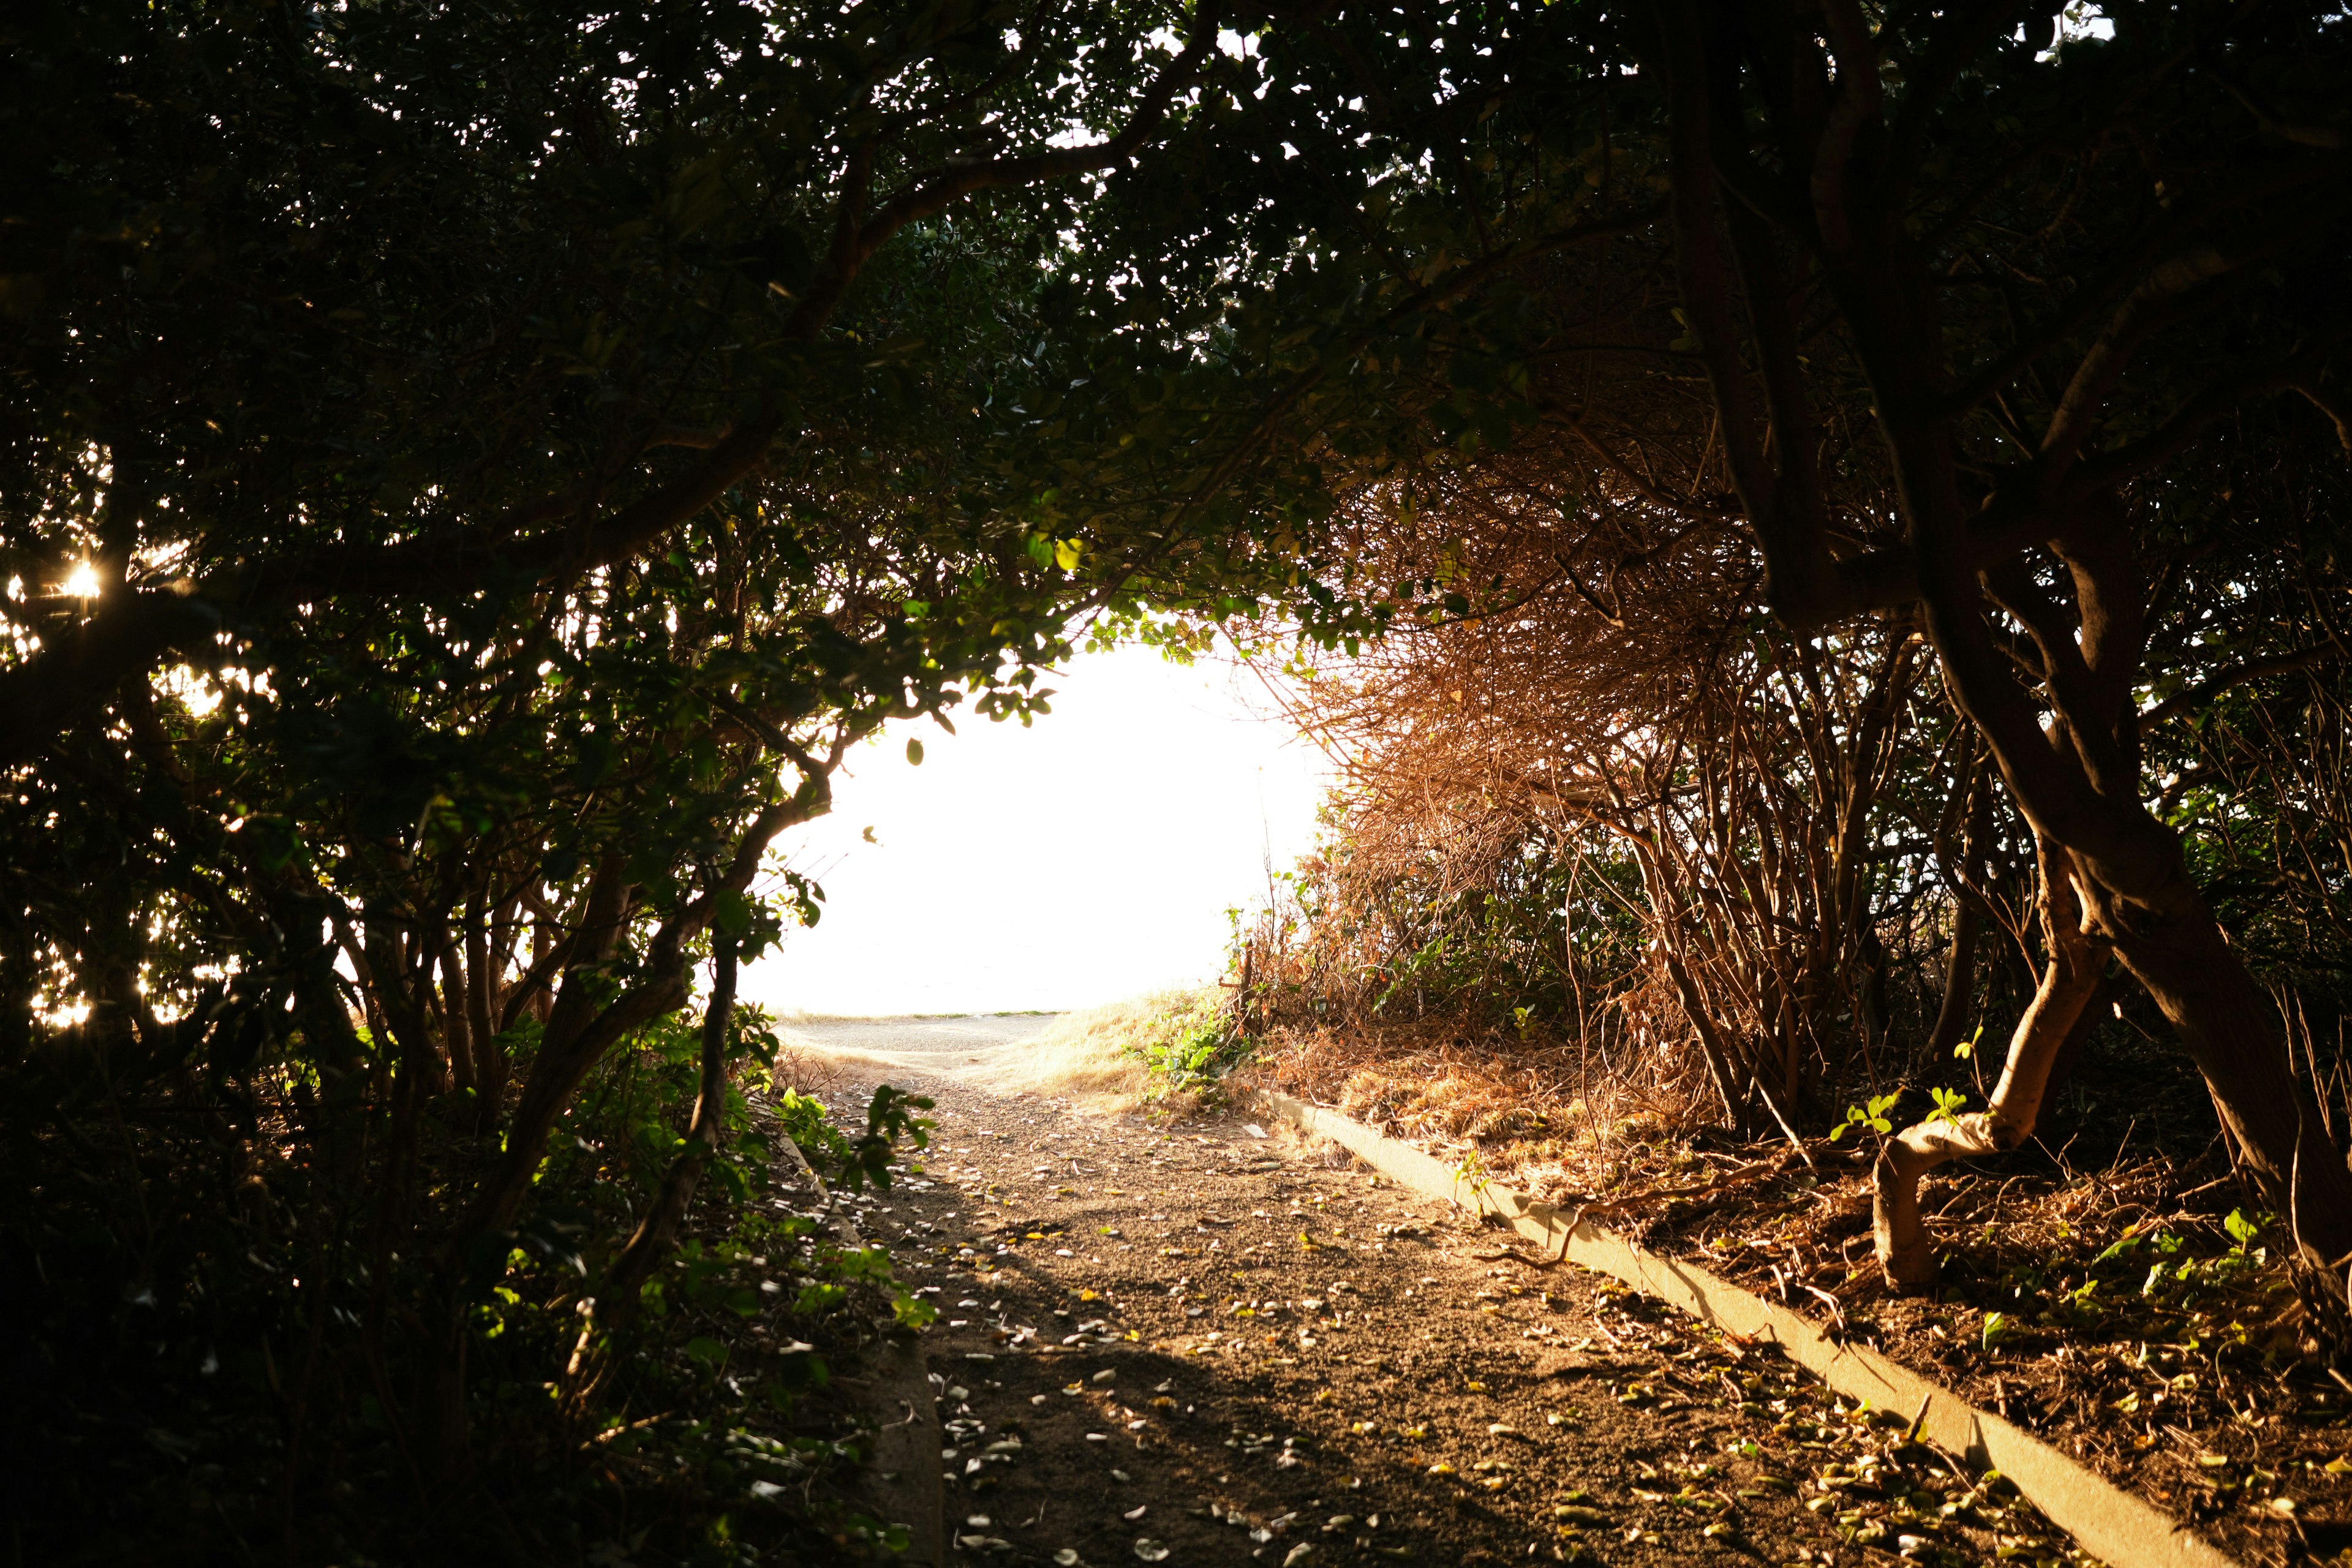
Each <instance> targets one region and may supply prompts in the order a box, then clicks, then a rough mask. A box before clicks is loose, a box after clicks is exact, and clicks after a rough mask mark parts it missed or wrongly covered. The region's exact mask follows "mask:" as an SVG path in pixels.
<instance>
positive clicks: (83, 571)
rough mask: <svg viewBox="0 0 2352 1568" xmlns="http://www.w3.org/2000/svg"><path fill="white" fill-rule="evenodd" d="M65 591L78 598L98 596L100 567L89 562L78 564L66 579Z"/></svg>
mask: <svg viewBox="0 0 2352 1568" xmlns="http://www.w3.org/2000/svg"><path fill="white" fill-rule="evenodd" d="M65 592H66V593H67V594H68V595H70V596H72V597H74V598H77V599H95V598H97V597H98V568H97V567H95V566H93V565H91V564H90V563H89V562H87V561H85V562H82V563H80V564H79V565H78V566H76V567H75V568H74V569H73V571H72V573H71V574H69V575H68V576H67V578H66V580H65Z"/></svg>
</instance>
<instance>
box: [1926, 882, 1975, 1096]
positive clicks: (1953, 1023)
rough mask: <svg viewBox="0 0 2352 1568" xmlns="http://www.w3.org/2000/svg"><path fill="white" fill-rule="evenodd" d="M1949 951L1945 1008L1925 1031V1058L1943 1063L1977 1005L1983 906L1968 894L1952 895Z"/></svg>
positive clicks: (1961, 892)
mask: <svg viewBox="0 0 2352 1568" xmlns="http://www.w3.org/2000/svg"><path fill="white" fill-rule="evenodd" d="M1952 902H1953V909H1952V951H1951V954H1950V957H1949V958H1948V960H1947V962H1946V963H1945V965H1944V1005H1942V1006H1941V1007H1940V1008H1938V1009H1937V1012H1936V1026H1935V1027H1934V1028H1932V1029H1930V1030H1928V1031H1927V1057H1928V1059H1929V1060H1931V1061H1938V1062H1940V1061H1942V1060H1944V1059H1945V1058H1948V1057H1949V1056H1950V1055H1951V1054H1952V1047H1955V1046H1957V1045H1958V1044H1959V1043H1960V1041H1961V1039H1962V1038H1964V1037H1966V1035H1967V1034H1968V1027H1969V1013H1970V1012H1971V1011H1972V1010H1973V1009H1974V1008H1975V1005H1976V992H1977V947H1978V944H1979V942H1982V941H1983V938H1984V929H1985V913H1984V906H1983V905H1982V904H1979V902H1977V900H1975V898H1973V897H1972V896H1970V895H1969V893H1967V892H1964V891H1960V890H1958V889H1955V890H1954V892H1953V894H1952Z"/></svg>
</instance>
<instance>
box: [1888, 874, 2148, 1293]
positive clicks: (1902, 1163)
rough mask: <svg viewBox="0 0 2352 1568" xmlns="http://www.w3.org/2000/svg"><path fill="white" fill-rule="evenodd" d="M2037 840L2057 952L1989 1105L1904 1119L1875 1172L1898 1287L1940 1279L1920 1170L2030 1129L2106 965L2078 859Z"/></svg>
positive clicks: (2016, 1140)
mask: <svg viewBox="0 0 2352 1568" xmlns="http://www.w3.org/2000/svg"><path fill="white" fill-rule="evenodd" d="M2039 849H2040V855H2041V860H2042V936H2043V940H2044V941H2045V942H2047V943H2048V944H2049V952H2050V957H2049V962H2048V963H2047V964H2046V965H2045V966H2044V967H2043V969H2042V984H2041V985H2040V986H2039V987H2038V988H2037V989H2036V990H2035V992H2034V994H2033V1001H2032V1004H2031V1005H2028V1006H2027V1007H2026V1009H2025V1016H2023V1017H2021V1018H2020V1019H2019V1020H2018V1021H2017V1030H2016V1033H2014V1034H2013V1035H2011V1037H2010V1042H2009V1060H2008V1062H2007V1063H2006V1064H2005V1065H2004V1066H2003V1067H2002V1068H2001V1074H2000V1085H1999V1086H1998V1087H1997V1088H1995V1089H1994V1090H1993V1095H1992V1104H1991V1105H1990V1107H1989V1108H1988V1109H1987V1110H1981V1111H1973V1112H1970V1113H1969V1114H1968V1115H1965V1116H1959V1117H1955V1118H1953V1119H1951V1120H1949V1121H1946V1120H1944V1119H1942V1118H1938V1119H1937V1120H1936V1121H1923V1122H1920V1123H1919V1124H1918V1125H1917V1126H1916V1127H1906V1128H1905V1129H1904V1130H1903V1131H1900V1132H1898V1133H1896V1134H1895V1136H1894V1137H1892V1138H1890V1139H1888V1140H1887V1141H1886V1142H1885V1145H1884V1146H1883V1147H1882V1148H1881V1149H1880V1150H1879V1154H1878V1164H1877V1168H1876V1169H1875V1170H1874V1172H1873V1173H1872V1179H1873V1184H1874V1187H1875V1188H1876V1193H1875V1205H1874V1209H1875V1212H1874V1215H1873V1232H1874V1239H1875V1242H1876V1247H1877V1252H1878V1266H1879V1268H1881V1269H1883V1270H1884V1271H1885V1275H1886V1283H1887V1285H1888V1286H1889V1287H1890V1288H1892V1289H1896V1290H1920V1289H1927V1287H1928V1286H1930V1285H1933V1284H1934V1283H1935V1282H1936V1254H1935V1247H1934V1244H1933V1242H1932V1241H1931V1240H1930V1239H1929V1237H1928V1236H1927V1226H1925V1225H1924V1224H1922V1223H1921V1221H1920V1218H1919V1178H1920V1177H1921V1176H1924V1175H1926V1174H1927V1173H1928V1172H1929V1171H1932V1170H1934V1169H1935V1168H1936V1167H1937V1166H1938V1165H1941V1164H1943V1163H1946V1162H1947V1161H1950V1160H1958V1159H1962V1158H1965V1157H1967V1156H1969V1155H1971V1154H1995V1153H2000V1152H2003V1151H2005V1150H2010V1149H2014V1148H2016V1147H2017V1146H2018V1145H2019V1144H2021V1143H2022V1142H2025V1141H2026V1140H2027V1139H2028V1138H2031V1137H2032V1135H2033V1124H2034V1122H2035V1121H2036V1120H2037V1119H2038V1118H2039V1117H2040V1115H2041V1113H2042V1091H2043V1090H2044V1089H2046V1088H2047V1087H2048V1086H2049V1082H2050V1068H2051V1065H2052V1064H2053V1062H2055V1061H2056V1060H2057V1059H2058V1052H2059V1049H2060V1047H2063V1045H2064V1044H2065V1043H2066V1038H2067V1036H2068V1035H2069V1034H2070V1033H2072V1032H2073V1030H2074V1021H2075V1020H2076V1019H2077V1018H2079V1017H2080V1016H2082V1013H2083V1006H2084V1003H2086V1002H2088V1001H2089V1000H2090V998H2091V994H2092V993H2093V992H2095V991H2096V990H2097V989H2098V986H2099V976H2100V973H2101V972H2102V971H2104V970H2105V967H2106V944H2105V942H2102V941H2100V940H2099V939H2098V938H2096V937H2095V936H2093V935H2091V934H2090V933H2089V932H2088V931H2085V930H2084V921H2083V908H2082V903H2081V900H2080V899H2079V898H2078V897H2077V895H2076V888H2075V880H2074V877H2075V868H2074V863H2073V858H2072V857H2070V856H2069V855H2068V854H2067V853H2066V852H2065V851H2064V850H2063V849H2061V848H2058V847H2056V846H2054V845H2053V844H2051V843H2050V841H2049V840H2047V839H2042V840H2041V841H2040V845H2039Z"/></svg>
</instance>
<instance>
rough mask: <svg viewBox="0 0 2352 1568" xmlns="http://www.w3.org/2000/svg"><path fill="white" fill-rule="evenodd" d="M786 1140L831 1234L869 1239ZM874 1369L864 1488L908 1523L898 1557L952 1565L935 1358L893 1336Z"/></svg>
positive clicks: (876, 1506)
mask: <svg viewBox="0 0 2352 1568" xmlns="http://www.w3.org/2000/svg"><path fill="white" fill-rule="evenodd" d="M783 1144H784V1152H785V1153H786V1154H787V1155H788V1156H789V1157H790V1159H791V1160H792V1162H793V1163H794V1164H796V1165H797V1166H799V1168H800V1173H801V1174H802V1175H803V1176H804V1177H806V1178H807V1180H808V1183H809V1186H810V1188H811V1189H812V1190H813V1191H814V1192H815V1194H816V1195H817V1199H818V1201H819V1202H820V1203H822V1204H824V1205H825V1207H826V1208H827V1209H829V1210H831V1211H832V1214H833V1228H834V1234H835V1236H837V1237H840V1238H841V1241H842V1243H843V1245H845V1246H848V1247H863V1246H865V1245H866V1244H865V1242H864V1240H863V1239H862V1238H861V1237H859V1235H858V1232H857V1223H856V1221H855V1220H853V1219H851V1218H850V1217H849V1211H848V1209H847V1208H846V1207H845V1206H843V1205H835V1203H834V1201H833V1194H831V1193H829V1192H827V1191H826V1190H825V1185H824V1179H823V1178H822V1177H820V1176H819V1175H818V1174H817V1173H816V1172H815V1171H814V1170H813V1169H812V1168H811V1167H810V1165H809V1163H808V1160H807V1158H806V1157H805V1156H803V1154H802V1153H801V1152H800V1148H799V1146H798V1145H797V1144H795V1143H793V1141H792V1140H791V1139H790V1138H786V1139H784V1140H783ZM872 1373H873V1375H872V1376H871V1377H870V1378H869V1379H867V1380H866V1388H865V1390H864V1394H863V1397H862V1398H861V1399H860V1400H859V1404H860V1405H862V1406H863V1414H864V1415H865V1419H866V1425H867V1426H870V1427H871V1428H872V1429H873V1432H874V1447H873V1451H872V1453H871V1455H870V1456H869V1458H867V1461H866V1470H865V1473H864V1475H863V1476H862V1477H861V1478H860V1487H859V1490H860V1491H861V1492H862V1493H863V1494H864V1496H865V1499H866V1502H867V1504H868V1505H869V1506H870V1507H871V1508H872V1509H873V1510H874V1514H875V1517H876V1518H877V1519H879V1520H880V1521H882V1522H883V1523H885V1524H897V1525H903V1526H904V1527H905V1528H906V1531H907V1550H906V1551H905V1552H902V1553H901V1554H900V1555H899V1556H898V1562H899V1563H903V1564H905V1565H906V1568H947V1557H948V1537H947V1485H946V1482H945V1480H944V1479H943V1478H942V1477H941V1476H940V1440H941V1439H940V1409H939V1401H938V1396H937V1395H936V1394H934V1393H933V1392H932V1389H931V1374H930V1365H929V1363H928V1362H926V1361H925V1360H924V1359H923V1352H922V1351H921V1350H920V1349H919V1347H918V1346H916V1345H915V1344H913V1343H911V1342H908V1341H905V1340H899V1339H891V1340H886V1341H885V1342H883V1343H882V1344H881V1346H880V1347H878V1349H877V1352H876V1354H875V1357H874V1362H873V1365H872ZM845 1381H846V1380H845Z"/></svg>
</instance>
